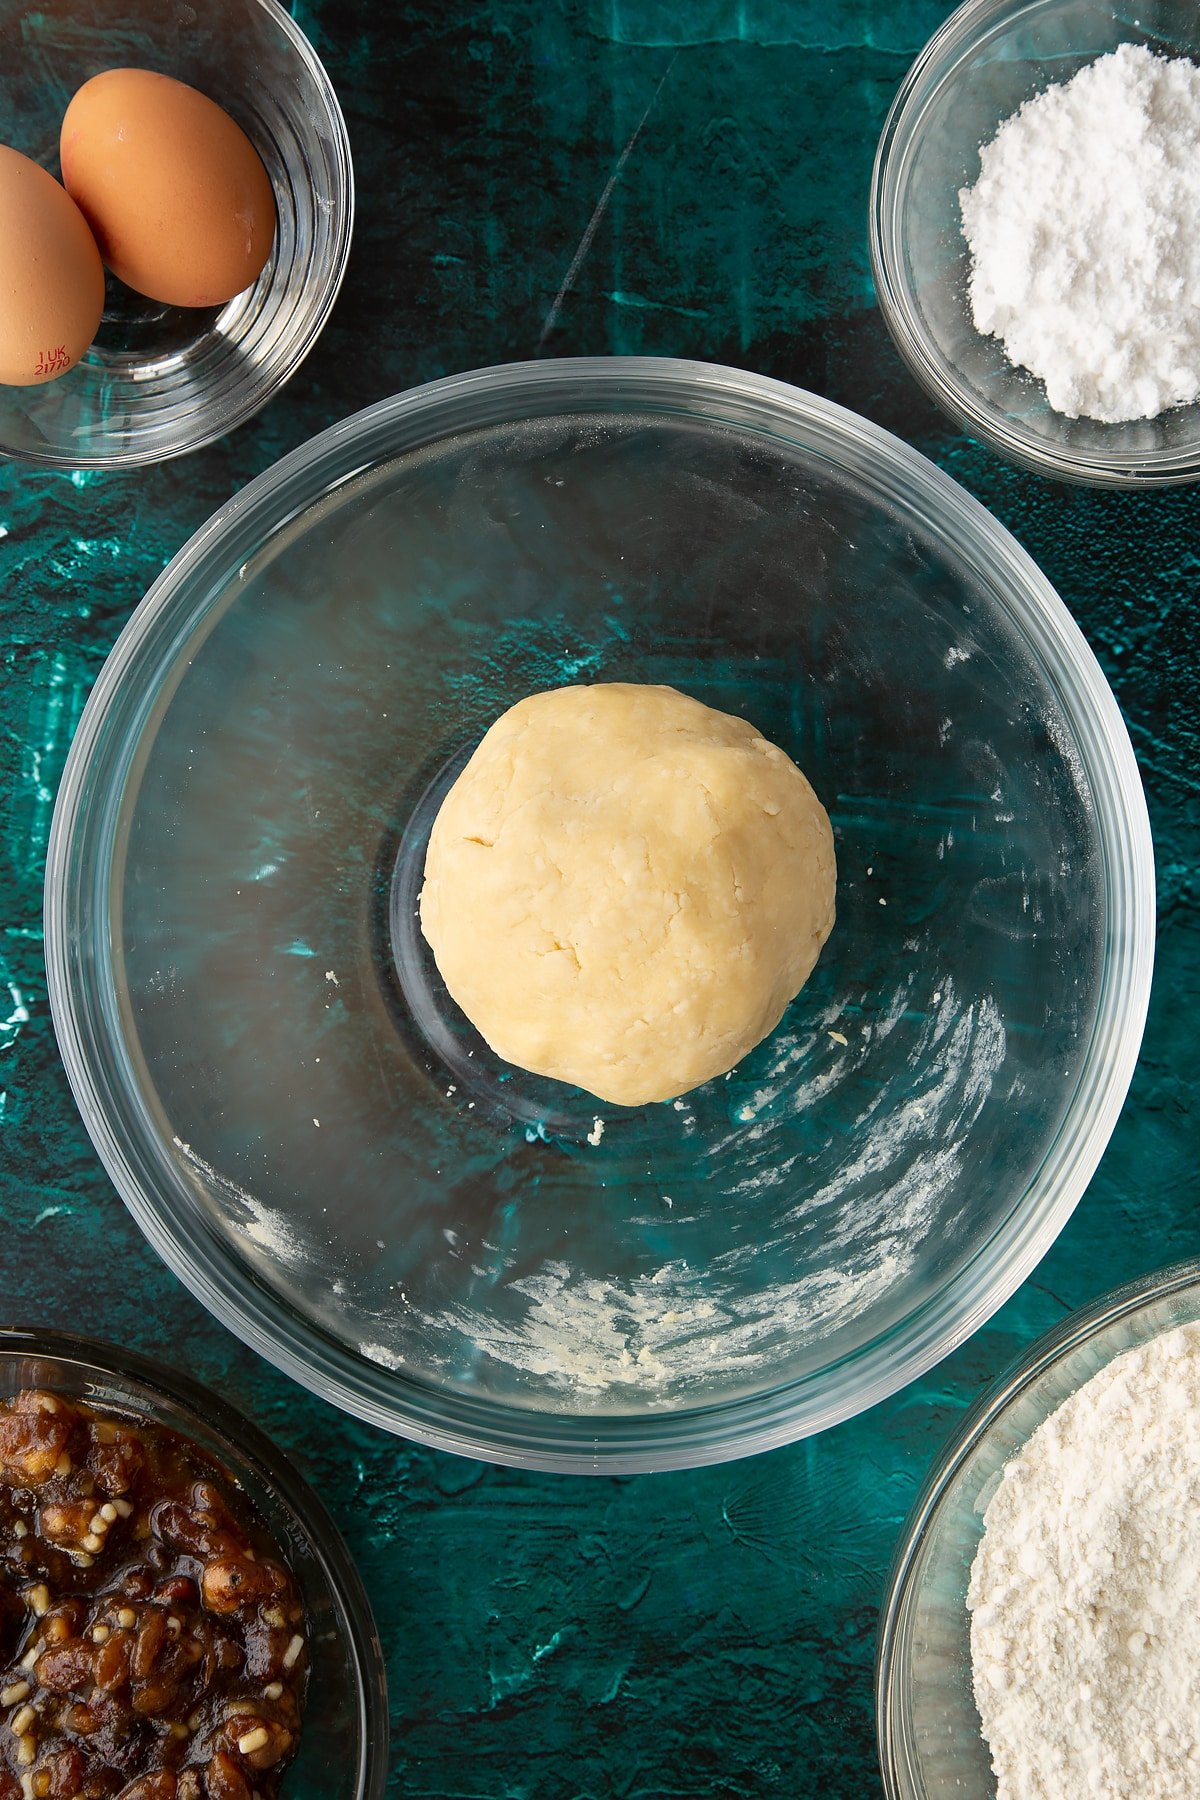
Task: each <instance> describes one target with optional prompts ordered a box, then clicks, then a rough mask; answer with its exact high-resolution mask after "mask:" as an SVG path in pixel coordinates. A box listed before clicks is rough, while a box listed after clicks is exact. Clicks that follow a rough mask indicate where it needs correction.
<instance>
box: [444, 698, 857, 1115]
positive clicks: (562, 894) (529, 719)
mask: <svg viewBox="0 0 1200 1800" xmlns="http://www.w3.org/2000/svg"><path fill="white" fill-rule="evenodd" d="M835 875H836V869H835V863H834V854H833V833H832V831H831V829H830V825H829V819H828V816H827V815H826V812H825V809H824V808H823V807H822V805H821V803H820V801H819V800H818V799H817V797H816V795H815V794H814V793H813V790H812V788H811V787H810V786H809V784H808V782H807V781H806V780H805V778H804V776H803V775H802V774H801V772H800V770H799V769H798V768H797V767H796V765H795V763H793V762H792V761H791V759H790V758H789V757H787V756H785V754H784V752H783V751H782V750H779V749H777V748H776V746H775V745H774V744H770V743H768V742H767V740H766V739H765V738H764V737H762V736H760V734H759V733H758V732H757V731H756V730H755V729H754V727H753V726H752V725H749V724H747V723H746V721H745V720H744V719H735V718H732V717H731V716H730V715H729V714H728V713H722V712H715V711H714V710H713V708H712V707H709V706H703V705H701V703H700V702H699V701H698V700H691V699H689V698H688V697H687V695H685V694H680V693H678V692H676V690H675V689H674V688H668V687H651V686H641V685H639V684H633V683H626V682H613V683H609V684H604V685H598V686H595V687H563V688H555V689H554V690H552V691H551V692H549V693H543V694H531V695H530V696H529V698H528V699H526V700H521V701H518V703H517V705H516V706H513V707H510V708H509V710H508V712H506V713H504V714H503V715H502V717H501V718H499V719H497V720H496V722H495V724H494V725H493V726H492V727H491V729H490V730H489V731H488V732H487V733H486V735H485V736H484V738H483V740H482V742H481V743H480V744H479V747H478V748H477V750H476V751H475V753H474V755H473V756H472V757H471V759H470V761H469V762H468V763H467V765H466V767H465V768H464V769H463V771H462V773H461V775H460V776H459V777H458V780H457V781H456V782H455V783H454V785H453V787H452V788H451V789H450V791H449V793H448V794H447V795H446V798H445V799H444V801H443V802H442V805H441V809H440V810H439V812H438V815H437V818H436V819H435V821H434V825H433V830H432V832H431V834H430V839H429V849H428V852H427V855H426V858H425V884H424V887H423V889H422V892H421V901H420V906H421V928H422V930H423V931H424V933H425V936H426V938H427V939H428V941H429V944H430V946H431V948H432V950H433V954H434V958H435V960H436V962H437V966H438V968H439V969H440V971H441V974H442V978H443V980H444V981H445V983H446V986H447V987H448V988H449V990H450V993H451V995H452V996H453V998H454V999H455V1000H456V1001H457V1002H458V1004H459V1006H461V1008H462V1010H463V1011H464V1012H465V1013H466V1015H467V1017H468V1018H469V1019H470V1020H471V1022H472V1023H473V1024H474V1025H475V1026H476V1027H477V1029H478V1030H479V1031H480V1032H481V1033H482V1035H483V1036H484V1037H485V1038H486V1039H487V1042H488V1043H489V1044H490V1045H491V1047H492V1049H493V1050H495V1051H496V1052H497V1054H498V1055H500V1056H502V1057H504V1058H506V1060H507V1061H509V1062H512V1063H517V1064H519V1065H520V1067H521V1068H523V1069H532V1070H534V1071H535V1072H536V1073H537V1074H539V1075H551V1076H554V1077H555V1078H556V1079H557V1080H559V1081H567V1082H571V1083H573V1084H574V1085H576V1086H578V1087H582V1088H587V1089H588V1090H589V1091H590V1092H591V1093H593V1094H596V1095H599V1097H600V1098H601V1099H602V1100H606V1101H612V1102H615V1103H616V1104H618V1105H622V1106H640V1105H642V1104H643V1103H644V1102H645V1101H649V1100H668V1099H671V1098H672V1097H673V1096H674V1095H676V1094H682V1093H684V1092H686V1090H687V1089H688V1088H693V1087H696V1086H697V1085H698V1084H699V1083H700V1082H702V1081H707V1080H709V1079H710V1078H711V1077H712V1076H714V1075H722V1074H724V1073H725V1071H726V1070H727V1069H730V1068H732V1067H733V1065H734V1063H736V1062H737V1061H738V1059H739V1058H740V1057H742V1056H744V1055H745V1054H746V1052H747V1051H748V1050H750V1049H752V1048H753V1046H754V1045H755V1044H757V1043H758V1042H759V1040H760V1039H761V1038H763V1037H765V1036H766V1035H767V1033H768V1032H769V1031H772V1030H773V1029H774V1027H775V1026H776V1025H777V1024H778V1023H779V1020H780V1017H781V1016H782V1014H783V1010H784V1008H785V1007H786V1006H787V1004H788V1002H789V1001H790V1000H791V999H792V997H793V996H794V995H795V994H796V993H797V991H798V990H799V989H800V988H801V987H802V986H803V984H804V982H805V980H806V979H807V977H808V975H809V972H810V971H811V969H812V967H813V964H814V963H815V962H816V960H817V957H818V955H819V954H820V951H821V946H822V944H823V943H824V942H825V939H826V938H827V937H828V936H829V932H830V929H831V927H832V925H833V916H834V881H835Z"/></svg>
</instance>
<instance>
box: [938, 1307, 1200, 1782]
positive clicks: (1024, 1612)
mask: <svg viewBox="0 0 1200 1800" xmlns="http://www.w3.org/2000/svg"><path fill="white" fill-rule="evenodd" d="M1198 1517H1200V1326H1198V1325H1185V1326H1181V1327H1179V1328H1177V1329H1176V1330H1174V1331H1169V1332H1166V1333H1164V1334H1163V1335H1162V1336H1160V1337H1158V1338H1155V1339H1153V1340H1152V1341H1151V1342H1150V1343H1149V1344H1146V1345H1144V1346H1143V1347H1142V1348H1140V1349H1137V1350H1130V1351H1127V1352H1126V1353H1125V1354H1124V1355H1122V1356H1119V1357H1117V1358H1116V1360H1115V1361H1114V1362H1112V1363H1110V1364H1109V1365H1108V1367H1107V1368H1105V1369H1104V1370H1102V1371H1101V1373H1100V1374H1098V1375H1095V1376H1093V1378H1092V1380H1091V1381H1089V1382H1087V1383H1086V1384H1085V1385H1084V1386H1083V1387H1082V1388H1081V1389H1080V1390H1079V1391H1078V1393H1076V1394H1074V1395H1072V1397H1071V1398H1070V1399H1069V1400H1067V1401H1066V1402H1065V1403H1064V1404H1063V1405H1062V1406H1060V1407H1059V1409H1058V1411H1057V1412H1055V1413H1053V1414H1052V1415H1051V1416H1050V1418H1049V1419H1047V1420H1046V1422H1045V1423H1044V1424H1043V1425H1042V1427H1041V1428H1040V1430H1038V1431H1036V1432H1035V1433H1034V1435H1033V1437H1031V1438H1030V1440H1029V1442H1028V1444H1027V1445H1026V1446H1025V1448H1024V1450H1023V1451H1022V1452H1021V1454H1020V1455H1019V1456H1017V1457H1015V1458H1014V1459H1013V1461H1012V1462H1011V1463H1009V1464H1008V1466H1007V1468H1006V1469H1005V1470H1004V1475H1003V1479H1002V1480H1001V1483H1000V1486H999V1487H998V1488H997V1490H996V1492H995V1494H994V1495H993V1497H992V1500H991V1502H990V1504H989V1506H988V1508H987V1511H986V1513H985V1515H984V1535H983V1540H982V1542H981V1543H980V1546H979V1550H978V1552H977V1553H976V1557H975V1563H974V1566H973V1568H972V1570H971V1582H970V1589H969V1592H968V1595H967V1605H968V1607H969V1608H970V1609H971V1614H972V1617H971V1662H972V1668H973V1673H974V1682H975V1699H976V1703H977V1705H978V1707H979V1714H980V1718H981V1720H982V1723H983V1732H984V1736H985V1738H986V1739H987V1741H988V1744H989V1746H990V1748H991V1752H992V1766H993V1768H994V1769H995V1771H996V1776H997V1781H998V1786H997V1796H998V1800H1067V1797H1068V1796H1070V1797H1071V1800H1075V1797H1076V1796H1078V1797H1079V1800H1084V1797H1086V1800H1185V1797H1187V1796H1195V1795H1198V1794H1200V1533H1198V1532H1197V1527H1196V1521H1197V1518H1198Z"/></svg>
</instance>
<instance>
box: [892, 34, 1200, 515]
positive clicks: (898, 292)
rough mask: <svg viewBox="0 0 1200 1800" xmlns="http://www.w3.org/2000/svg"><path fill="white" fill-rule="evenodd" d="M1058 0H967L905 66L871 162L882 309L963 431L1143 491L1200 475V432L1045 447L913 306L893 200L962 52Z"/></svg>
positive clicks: (1069, 476)
mask: <svg viewBox="0 0 1200 1800" xmlns="http://www.w3.org/2000/svg"><path fill="white" fill-rule="evenodd" d="M1055 4H1056V0H964V4H963V5H961V6H959V7H958V8H957V9H956V10H955V11H954V12H952V13H951V14H950V17H949V18H948V19H946V20H945V21H944V22H943V24H942V25H941V26H939V28H938V29H937V31H935V32H934V34H933V36H932V37H931V38H930V39H929V41H928V42H927V43H926V44H925V46H924V48H923V49H922V50H921V51H919V52H918V54H917V57H916V59H915V60H914V62H913V63H912V64H911V66H910V67H909V69H908V72H907V73H906V75H905V76H904V79H903V81H902V82H901V83H900V87H899V89H898V90H897V92H896V96H895V98H894V100H893V101H892V104H891V107H890V108H889V110H888V115H887V118H886V119H885V121H884V125H883V130H882V132H881V133H880V137H879V142H878V145H877V146H876V150H875V160H874V164H873V166H872V170H871V190H870V200H869V203H868V210H867V228H868V241H869V249H870V257H871V273H872V277H873V279H874V283H875V294H876V298H877V300H878V302H879V310H880V312H881V313H882V314H883V318H884V323H885V324H886V325H887V328H888V330H889V332H890V334H891V336H892V339H893V342H894V343H895V345H896V348H897V349H898V350H899V352H900V355H901V358H902V360H903V361H904V363H905V365H906V367H907V368H908V370H909V372H910V374H912V375H913V376H914V377H915V378H916V380H917V382H918V383H919V385H920V386H921V387H922V388H923V389H924V390H925V392H926V393H927V394H928V395H929V396H930V398H931V399H933V400H934V401H935V402H936V404H937V405H938V406H939V407H940V408H941V410H942V411H943V412H945V413H947V414H949V416H950V417H951V418H952V419H953V420H954V422H955V423H956V424H957V425H959V426H960V427H961V428H962V429H963V430H964V431H966V432H968V433H969V434H970V435H971V436H972V437H978V438H980V439H981V440H982V441H983V442H984V443H986V444H988V445H990V446H991V447H992V448H993V449H994V450H997V451H999V452H1000V453H1001V454H1002V455H1004V456H1006V457H1010V458H1011V459H1012V460H1013V461H1014V462H1016V463H1019V464H1020V465H1021V466H1022V467H1023V468H1026V469H1032V470H1033V471H1034V472H1035V473H1036V474H1039V475H1049V476H1052V477H1053V478H1055V479H1056V480H1059V481H1068V482H1073V483H1077V484H1079V485H1082V486H1088V487H1110V488H1125V489H1128V488H1139V489H1145V488H1148V487H1167V486H1181V485H1183V484H1185V483H1188V482H1193V481H1200V438H1198V439H1197V441H1196V443H1195V444H1194V445H1193V446H1192V448H1191V449H1190V450H1182V451H1179V450H1173V451H1171V452H1169V453H1164V454H1157V455H1156V454H1151V455H1150V456H1149V457H1147V455H1146V454H1145V452H1135V451H1122V450H1118V449H1116V448H1114V449H1112V450H1110V451H1107V452H1101V451H1090V450H1070V449H1065V448H1063V447H1061V446H1059V447H1054V448H1050V447H1047V446H1046V444H1045V441H1044V440H1043V439H1041V438H1037V437H1035V436H1034V435H1033V434H1032V433H1027V432H1025V431H1024V430H1022V429H1021V427H1020V425H1019V424H1018V423H1017V422H1016V421H1013V420H1011V419H1008V418H1006V417H1004V416H1003V415H1001V414H999V413H998V412H996V411H994V410H991V409H989V408H987V407H985V406H983V405H981V404H980V402H979V401H978V400H977V399H976V398H975V394H974V391H973V390H972V389H971V388H970V387H969V386H968V384H967V383H966V382H965V381H963V380H962V378H961V377H960V375H959V372H958V370H957V369H956V368H955V366H954V364H953V363H952V362H950V361H949V360H948V359H947V358H945V357H943V356H942V355H941V354H940V353H937V352H936V351H935V349H934V347H933V346H932V343H931V340H930V337H929V334H928V332H927V331H926V330H925V329H924V325H923V322H922V319H921V315H920V312H919V310H918V308H917V307H916V306H915V305H914V304H913V299H912V293H911V289H910V286H909V283H908V281H907V279H906V277H905V262H904V257H903V255H902V252H901V230H900V223H899V216H898V209H897V204H896V202H897V198H898V194H899V190H900V183H901V180H902V178H903V175H904V173H905V169H906V165H907V162H908V159H909V157H910V155H911V153H912V148H913V145H914V143H915V142H916V141H917V138H918V136H919V133H920V131H921V130H922V127H923V124H924V119H925V114H926V110H927V107H928V104H929V102H930V100H931V99H932V97H933V95H934V94H935V93H937V92H940V91H942V90H943V89H944V88H945V87H946V86H947V85H948V84H949V83H951V82H953V81H955V80H956V79H958V78H959V77H960V76H961V72H962V71H961V65H962V62H963V60H964V59H965V57H966V56H967V55H968V54H970V53H971V52H972V51H973V50H974V49H975V48H976V47H977V46H978V44H979V42H980V40H981V39H982V38H983V37H984V36H985V35H986V34H987V32H989V31H990V30H992V29H993V28H994V27H996V26H997V25H1000V24H1007V23H1010V22H1012V21H1014V20H1015V19H1016V18H1018V17H1019V16H1020V15H1021V14H1022V13H1026V12H1029V13H1033V12H1038V11H1041V10H1043V9H1044V8H1047V7H1050V6H1053V5H1055ZM1106 16H1108V17H1110V18H1111V19H1112V20H1113V21H1114V22H1115V23H1116V24H1117V25H1118V26H1119V25H1120V24H1121V22H1122V21H1121V19H1120V17H1119V15H1118V14H1117V13H1116V12H1111V13H1107V14H1106ZM1131 41H1132V40H1131ZM950 56H952V57H953V59H954V60H953V62H952V63H950V64H949V65H948V66H947V67H945V68H944V70H943V72H942V73H941V75H940V76H937V78H936V79H934V75H935V70H936V68H937V66H938V65H939V64H940V63H941V62H942V61H943V59H945V58H946V57H950ZM1030 379H1031V380H1034V379H1036V378H1035V377H1030Z"/></svg>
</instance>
